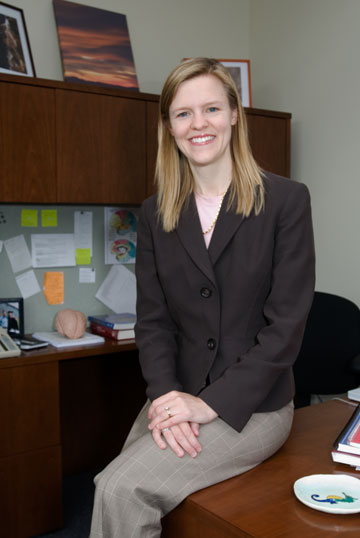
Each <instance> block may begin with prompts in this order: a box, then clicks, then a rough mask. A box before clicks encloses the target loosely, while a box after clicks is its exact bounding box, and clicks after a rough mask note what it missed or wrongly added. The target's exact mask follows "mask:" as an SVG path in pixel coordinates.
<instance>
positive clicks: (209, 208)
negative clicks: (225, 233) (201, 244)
mask: <svg viewBox="0 0 360 538" xmlns="http://www.w3.org/2000/svg"><path fill="white" fill-rule="evenodd" d="M222 197H223V195H222V194H220V195H219V196H204V195H203V194H198V193H195V201H196V206H197V210H198V213H199V219H200V223H201V228H202V231H203V232H204V231H205V230H207V229H208V228H209V227H210V226H211V224H212V223H213V222H214V219H215V217H216V213H217V212H218V209H219V205H220V203H221V199H222ZM215 225H216V224H215ZM215 225H214V226H213V228H212V229H211V230H210V232H208V233H207V234H205V235H204V240H205V244H206V248H208V246H209V244H210V239H211V236H212V234H213V231H214V228H215Z"/></svg>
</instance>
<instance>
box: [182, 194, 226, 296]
mask: <svg viewBox="0 0 360 538" xmlns="http://www.w3.org/2000/svg"><path fill="white" fill-rule="evenodd" d="M176 232H177V234H178V236H179V238H180V241H181V243H182V244H183V246H184V248H185V249H186V251H187V253H188V254H189V256H190V257H191V258H192V260H193V261H194V263H195V264H196V265H197V267H198V268H199V269H200V270H201V271H202V272H203V273H204V274H205V275H206V276H207V277H208V278H209V280H211V281H212V283H213V284H214V285H215V286H216V278H215V274H214V271H213V267H212V264H211V262H210V258H209V254H208V251H207V249H206V245H205V241H204V237H203V235H202V231H201V225H200V220H199V215H198V212H197V208H196V202H195V197H194V195H193V194H191V196H190V199H189V204H188V206H187V207H185V208H184V209H183V210H182V212H181V215H180V219H179V224H178V226H177V228H176Z"/></svg>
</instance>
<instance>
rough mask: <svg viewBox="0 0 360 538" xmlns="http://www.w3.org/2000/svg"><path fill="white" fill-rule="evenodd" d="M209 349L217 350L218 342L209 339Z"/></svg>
mask: <svg viewBox="0 0 360 538" xmlns="http://www.w3.org/2000/svg"><path fill="white" fill-rule="evenodd" d="M207 347H208V348H209V349H215V347H216V341H215V340H214V339H213V338H209V340H208V341H207Z"/></svg>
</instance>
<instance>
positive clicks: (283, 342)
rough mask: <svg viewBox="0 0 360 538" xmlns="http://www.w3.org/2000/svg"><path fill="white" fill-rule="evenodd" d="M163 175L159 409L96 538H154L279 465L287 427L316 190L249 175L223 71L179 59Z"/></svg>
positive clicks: (144, 339)
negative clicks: (216, 495)
mask: <svg viewBox="0 0 360 538" xmlns="http://www.w3.org/2000/svg"><path fill="white" fill-rule="evenodd" d="M156 177H157V182H158V195H157V196H154V197H151V198H149V199H147V200H146V201H145V202H144V204H143V207H142V212H141V217H140V221H139V226H138V246H137V261H136V274H137V286H138V300H137V316H138V318H137V325H136V341H137V346H138V348H139V352H140V363H141V368H142V372H143V375H144V378H145V380H146V382H147V395H148V397H149V400H150V401H149V403H148V404H147V405H146V406H145V408H144V409H143V410H142V412H141V413H140V415H139V417H138V418H137V420H136V422H135V424H134V426H133V428H132V430H131V432H130V435H129V437H128V439H127V442H126V443H125V446H124V449H123V451H122V453H121V454H120V456H118V457H117V458H116V459H115V460H114V461H113V462H112V463H111V464H110V465H109V466H108V467H107V468H106V469H105V470H104V471H103V472H102V473H101V474H100V475H99V476H98V477H97V478H96V483H97V488H96V496H95V505H94V513H93V522H92V533H91V537H92V538H95V537H96V536H102V537H106V538H115V537H122V538H129V537H130V536H131V537H142V538H145V537H146V538H147V537H151V538H155V537H159V536H160V534H161V522H160V519H161V517H162V516H163V515H164V514H166V513H168V512H169V511H170V510H172V509H173V508H174V507H175V506H176V505H177V504H179V503H180V502H181V501H182V500H183V499H184V498H185V497H186V496H187V495H189V494H190V493H192V492H194V491H196V490H198V489H200V488H203V487H206V486H209V485H211V484H214V483H216V482H219V481H221V480H225V479H226V478H229V477H231V476H234V475H237V474H240V473H243V472H245V471H247V470H249V469H251V468H252V467H254V466H255V465H258V464H259V463H261V462H262V461H263V460H264V459H266V458H268V457H269V456H271V455H272V454H273V453H274V452H275V451H276V450H278V449H279V447H280V446H281V445H282V444H283V443H284V442H285V440H286V439H287V436H288V434H289V431H290V428H291V423H292V417H293V405H292V398H293V394H294V383H293V376H292V365H293V363H294V360H295V359H296V356H297V354H298V351H299V347H300V345H301V340H302V336H303V331H304V326H305V322H306V318H307V314H308V311H309V308H310V306H311V302H312V296H313V288H314V249H313V233H312V224H311V210H310V200H309V194H308V191H307V189H306V187H305V186H304V185H302V184H300V183H295V182H292V181H290V180H288V179H284V178H280V177H278V176H274V175H272V174H268V173H262V172H261V170H260V169H259V167H258V166H257V165H256V163H255V161H254V159H253V157H252V154H251V151H250V149H249V144H248V140H247V131H246V120H245V115H244V112H243V109H242V107H241V104H240V102H239V97H238V94H237V90H236V87H235V85H234V83H233V81H232V78H231V77H230V75H229V73H228V72H227V70H226V69H225V68H224V67H223V66H222V65H221V64H220V63H218V62H217V61H215V60H210V59H206V58H197V59H191V60H188V61H185V62H183V63H182V64H180V66H178V67H177V68H176V69H175V70H174V71H173V72H172V73H171V74H170V76H169V78H168V79H167V81H166V83H165V85H164V88H163V91H162V94H161V99H160V119H159V150H158V158H157V169H156ZM150 402H151V403H150Z"/></svg>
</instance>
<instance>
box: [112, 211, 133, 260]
mask: <svg viewBox="0 0 360 538" xmlns="http://www.w3.org/2000/svg"><path fill="white" fill-rule="evenodd" d="M104 215H105V264H107V265H109V264H115V263H119V264H127V263H135V258H136V227H137V220H138V209H136V208H130V207H105V210H104Z"/></svg>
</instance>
